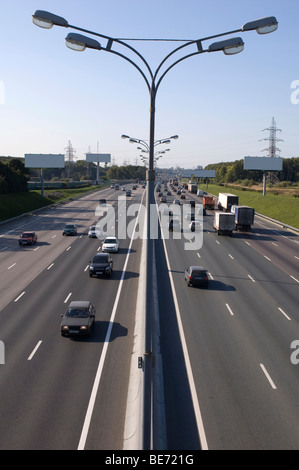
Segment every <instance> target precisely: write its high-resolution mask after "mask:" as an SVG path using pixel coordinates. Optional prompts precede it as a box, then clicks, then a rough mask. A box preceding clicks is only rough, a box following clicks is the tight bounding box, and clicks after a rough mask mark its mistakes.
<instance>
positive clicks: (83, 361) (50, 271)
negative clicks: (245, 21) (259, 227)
mask: <svg viewBox="0 0 299 470" xmlns="http://www.w3.org/2000/svg"><path fill="white" fill-rule="evenodd" d="M143 192H144V191H141V190H140V191H139V192H138V194H134V196H133V197H132V198H130V199H131V200H132V201H135V202H137V201H138V202H139V203H140V201H141V197H142V195H143ZM99 194H100V196H101V197H107V203H108V202H109V204H111V203H115V202H116V199H117V196H121V194H120V191H118V192H116V191H114V190H110V189H109V190H105V191H101V192H100V193H92V194H91V195H89V196H86V197H85V198H84V199H83V198H81V199H78V200H75V201H72V202H70V203H68V204H64V205H62V206H60V207H58V208H54V209H48V210H46V211H43V212H40V213H36V214H35V215H33V216H26V217H24V218H22V219H21V220H20V219H18V220H15V221H13V222H10V223H8V224H6V225H2V226H1V233H2V235H3V236H2V237H1V238H0V244H1V247H0V250H1V251H0V257H1V258H0V259H1V302H2V305H1V341H3V343H4V344H5V365H1V366H0V367H1V374H0V389H1V403H0V416H1V420H0V428H1V432H0V435H1V439H0V448H1V449H77V448H81V449H82V448H84V449H121V448H122V445H123V426H124V419H125V409H126V398H127V388H128V378H129V368H130V358H131V351H132V344H133V331H134V317H135V295H134V293H135V291H136V289H137V285H138V276H139V264H140V260H139V252H140V250H139V243H140V241H139V240H138V239H137V240H136V241H133V242H132V244H131V241H130V240H129V239H127V240H121V245H120V250H119V253H117V254H114V255H112V256H113V263H114V264H113V275H112V278H106V279H105V278H103V279H101V278H89V274H88V270H87V266H88V264H89V260H90V259H91V257H92V255H93V254H94V253H95V252H96V251H97V250H98V248H99V247H100V245H101V242H100V241H99V240H98V239H89V238H88V237H87V231H88V228H89V226H90V225H92V223H93V222H94V221H95V209H96V207H97V204H98V200H99ZM116 210H117V206H116ZM121 216H124V214H117V212H116V221H118V219H119V218H120V217H121ZM130 219H133V217H131V218H130V217H127V220H128V222H129V221H130ZM70 222H72V223H76V224H77V225H78V235H77V236H75V237H71V236H70V237H62V235H61V231H62V228H63V226H64V224H65V223H70ZM110 222H111V223H113V222H114V221H113V220H111V221H109V223H110ZM112 227H113V225H111V228H112ZM29 229H30V230H35V231H36V232H37V233H38V237H39V238H38V243H37V244H36V245H33V246H30V247H22V248H19V246H18V242H17V239H18V236H19V234H20V232H22V231H23V230H29ZM125 263H126V270H125V272H123V269H124V265H125ZM122 277H123V282H122V281H121V279H122ZM121 284H122V287H125V288H122V289H121V290H119V289H120V286H121ZM71 300H91V301H92V302H93V303H94V305H95V307H96V311H97V314H96V326H95V331H94V332H93V334H92V336H91V338H90V339H89V338H88V339H86V340H85V339H80V340H71V339H67V338H62V337H61V335H60V322H61V314H62V313H64V311H65V310H66V308H67V305H68V303H69V302H70V301H71ZM111 327H112V329H111Z"/></svg>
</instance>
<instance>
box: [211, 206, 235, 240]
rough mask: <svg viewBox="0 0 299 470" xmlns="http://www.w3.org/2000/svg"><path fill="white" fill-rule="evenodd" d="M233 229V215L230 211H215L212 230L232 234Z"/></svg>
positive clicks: (222, 233) (221, 233) (220, 233)
mask: <svg viewBox="0 0 299 470" xmlns="http://www.w3.org/2000/svg"><path fill="white" fill-rule="evenodd" d="M234 229H235V215H234V214H233V213H232V212H215V217H214V230H215V232H218V235H230V236H231V235H232V234H233V230H234Z"/></svg>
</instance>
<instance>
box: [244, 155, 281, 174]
mask: <svg viewBox="0 0 299 470" xmlns="http://www.w3.org/2000/svg"><path fill="white" fill-rule="evenodd" d="M282 162H283V159H282V158H280V157H244V170H263V171H281V170H282Z"/></svg>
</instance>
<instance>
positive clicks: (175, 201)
mask: <svg viewBox="0 0 299 470" xmlns="http://www.w3.org/2000/svg"><path fill="white" fill-rule="evenodd" d="M173 203H174V204H177V205H178V206H180V205H181V201H180V200H179V199H175V200H174V201H173Z"/></svg>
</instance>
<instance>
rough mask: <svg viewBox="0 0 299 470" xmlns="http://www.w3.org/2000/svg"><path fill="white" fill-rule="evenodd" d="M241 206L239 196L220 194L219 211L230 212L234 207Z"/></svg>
mask: <svg viewBox="0 0 299 470" xmlns="http://www.w3.org/2000/svg"><path fill="white" fill-rule="evenodd" d="M238 204H239V196H236V195H235V194H231V193H219V196H218V209H219V210H220V211H224V212H230V211H231V207H232V206H233V205H238Z"/></svg>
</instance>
